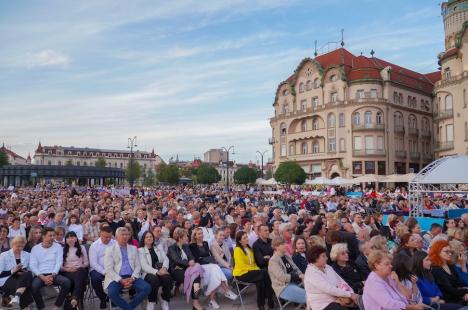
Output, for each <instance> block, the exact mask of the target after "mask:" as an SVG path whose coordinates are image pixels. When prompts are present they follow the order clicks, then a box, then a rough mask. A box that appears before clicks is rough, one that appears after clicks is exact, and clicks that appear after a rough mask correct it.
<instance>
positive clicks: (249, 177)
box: [234, 166, 257, 185]
mask: <svg viewBox="0 0 468 310" xmlns="http://www.w3.org/2000/svg"><path fill="white" fill-rule="evenodd" d="M256 179H257V171H256V170H255V169H253V168H250V167H247V166H244V167H241V168H239V169H238V170H237V171H236V172H235V173H234V182H236V184H244V185H248V184H254V183H255V180H256Z"/></svg>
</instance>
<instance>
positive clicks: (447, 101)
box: [445, 95, 453, 111]
mask: <svg viewBox="0 0 468 310" xmlns="http://www.w3.org/2000/svg"><path fill="white" fill-rule="evenodd" d="M452 109H453V99H452V95H447V96H445V110H446V111H447V110H452Z"/></svg>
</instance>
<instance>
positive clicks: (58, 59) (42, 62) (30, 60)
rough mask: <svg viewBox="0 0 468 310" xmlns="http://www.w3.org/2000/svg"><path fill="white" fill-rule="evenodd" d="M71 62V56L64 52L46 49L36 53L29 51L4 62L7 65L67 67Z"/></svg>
mask: <svg viewBox="0 0 468 310" xmlns="http://www.w3.org/2000/svg"><path fill="white" fill-rule="evenodd" d="M69 64H70V58H69V57H68V56H67V55H65V54H64V53H62V52H59V51H54V50H51V49H46V50H42V51H38V52H35V53H27V54H25V55H23V56H19V57H16V58H15V59H12V60H11V62H7V63H5V62H4V65H6V66H13V67H25V68H36V67H66V66H68V65H69Z"/></svg>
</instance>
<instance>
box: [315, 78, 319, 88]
mask: <svg viewBox="0 0 468 310" xmlns="http://www.w3.org/2000/svg"><path fill="white" fill-rule="evenodd" d="M319 87H320V79H319V78H316V79H315V80H314V88H319Z"/></svg>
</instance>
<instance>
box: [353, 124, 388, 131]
mask: <svg viewBox="0 0 468 310" xmlns="http://www.w3.org/2000/svg"><path fill="white" fill-rule="evenodd" d="M384 129H385V126H384V124H376V123H371V124H353V130H354V131H358V130H384Z"/></svg>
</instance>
